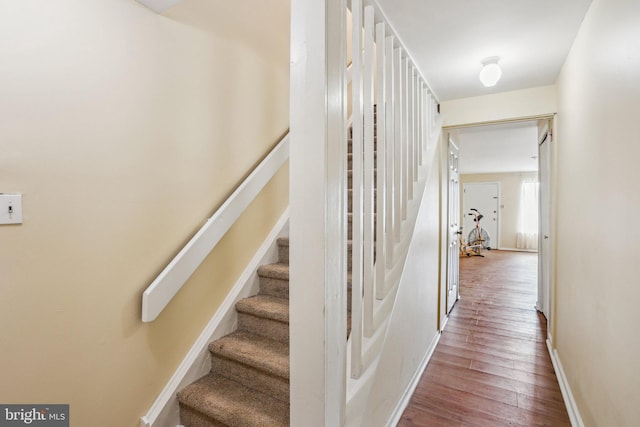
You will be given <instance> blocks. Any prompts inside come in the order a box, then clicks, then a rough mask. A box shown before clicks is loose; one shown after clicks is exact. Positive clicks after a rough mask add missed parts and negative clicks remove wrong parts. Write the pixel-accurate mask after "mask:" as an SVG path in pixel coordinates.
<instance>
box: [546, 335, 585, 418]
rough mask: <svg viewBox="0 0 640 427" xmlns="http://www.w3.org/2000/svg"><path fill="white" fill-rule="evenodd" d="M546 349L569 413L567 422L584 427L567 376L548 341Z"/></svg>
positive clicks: (556, 353) (556, 352) (558, 357)
mask: <svg viewBox="0 0 640 427" xmlns="http://www.w3.org/2000/svg"><path fill="white" fill-rule="evenodd" d="M547 349H548V350H549V356H551V363H552V364H553V369H554V370H555V372H556V377H558V384H560V391H561V392H562V398H563V399H564V405H565V406H566V407H567V412H568V413H569V420H571V425H572V426H573V427H584V422H583V421H582V417H581V416H580V411H579V410H578V405H577V403H576V401H575V399H574V398H573V393H572V392H571V387H570V386H569V381H568V380H567V376H566V375H565V373H564V369H563V368H562V362H560V356H559V355H558V350H556V349H554V348H552V346H551V341H550V340H549V339H547Z"/></svg>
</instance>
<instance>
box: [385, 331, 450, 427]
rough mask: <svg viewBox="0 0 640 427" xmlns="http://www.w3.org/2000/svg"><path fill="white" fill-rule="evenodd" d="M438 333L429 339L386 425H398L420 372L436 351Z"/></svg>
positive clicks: (416, 384)
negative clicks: (427, 347)
mask: <svg viewBox="0 0 640 427" xmlns="http://www.w3.org/2000/svg"><path fill="white" fill-rule="evenodd" d="M440 335H441V334H440V332H438V333H436V336H435V337H433V341H431V345H430V346H429V349H428V350H427V354H425V356H424V359H422V363H420V366H419V367H418V369H417V370H416V373H415V374H414V375H413V378H412V379H411V382H410V383H409V385H408V386H407V389H406V390H405V392H404V394H403V395H402V398H401V399H400V401H399V402H398V404H397V405H396V408H395V409H394V411H393V412H392V413H391V417H390V418H389V421H388V422H387V427H395V426H396V425H398V422H400V418H402V414H403V413H404V410H405V409H407V406H408V405H409V402H410V401H411V397H412V396H413V392H414V391H416V387H418V384H419V383H420V378H422V374H423V373H424V370H425V369H426V368H427V364H428V363H429V361H430V360H431V356H433V352H434V351H436V346H437V345H438V341H440Z"/></svg>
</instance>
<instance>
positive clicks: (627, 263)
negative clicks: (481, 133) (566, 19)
mask: <svg viewBox="0 0 640 427" xmlns="http://www.w3.org/2000/svg"><path fill="white" fill-rule="evenodd" d="M639 21H640V3H639V2H636V1H623V0H606V1H605V0H594V2H593V4H592V5H591V8H590V10H589V12H588V13H587V15H586V17H585V20H584V23H583V25H582V27H581V29H580V32H579V34H578V36H577V38H576V40H575V43H574V45H573V47H572V49H571V53H570V55H569V57H568V58H567V60H566V63H565V65H564V67H563V69H562V72H561V75H560V78H559V80H558V82H557V87H558V107H559V108H558V117H557V129H556V130H557V142H558V144H557V192H558V193H557V203H556V209H557V224H556V226H557V235H556V242H557V248H556V249H557V275H556V283H557V289H556V301H557V310H556V316H555V319H556V330H555V345H556V346H557V350H558V354H559V357H560V360H561V361H562V364H563V365H564V369H565V371H566V375H567V377H568V381H569V384H570V386H571V390H572V391H573V395H574V396H575V399H576V401H577V404H578V407H579V410H580V413H581V415H582V418H583V419H584V422H585V425H586V426H587V427H596V426H601V427H605V426H606V427H608V426H616V427H631V426H637V425H638V420H640V405H639V402H640V334H639V333H638V326H639V325H640V314H639V313H640V310H639V309H638V302H639V301H640V262H639V261H638V247H639V245H640V243H639V242H640V227H639V226H638V225H637V224H638V215H639V212H640V191H639V190H638V182H639V181H640V172H639V171H640V169H639V168H638V159H639V158H640V144H638V117H639V116H640V78H639V76H640V25H638V22H639Z"/></svg>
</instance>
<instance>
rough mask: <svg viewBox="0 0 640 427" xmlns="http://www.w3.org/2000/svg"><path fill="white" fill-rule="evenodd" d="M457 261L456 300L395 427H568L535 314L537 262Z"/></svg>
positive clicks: (508, 256) (511, 255)
mask: <svg viewBox="0 0 640 427" xmlns="http://www.w3.org/2000/svg"><path fill="white" fill-rule="evenodd" d="M485 255H486V256H485V258H481V257H471V258H467V257H464V258H461V259H460V294H461V299H460V300H459V301H458V302H457V303H456V305H455V307H454V309H453V311H452V313H451V315H450V317H449V321H448V323H447V325H446V327H445V330H444V332H443V334H442V337H441V338H440V342H439V343H438V346H437V347H436V350H435V353H434V354H433V357H432V359H431V361H430V362H429V364H428V365H427V368H426V370H425V372H424V374H423V376H422V378H421V380H420V383H419V385H418V387H417V388H416V391H415V393H414V395H413V396H412V398H411V402H410V403H409V406H408V407H407V409H406V410H405V412H404V414H403V416H402V418H401V420H400V422H399V423H398V425H399V426H404V427H408V426H436V427H437V426H448V427H449V426H492V427H496V426H554V427H555V426H570V425H571V423H570V421H569V416H568V415H567V411H566V409H565V406H564V403H563V400H562V394H561V392H560V387H559V386H558V381H557V379H556V376H555V373H554V371H553V366H552V364H551V359H550V358H549V353H548V352H547V347H546V344H545V340H546V336H547V331H546V321H545V319H544V317H543V316H542V315H541V314H539V313H538V312H537V311H536V310H535V308H534V305H535V302H536V291H537V254H531V253H523V252H505V251H489V252H485Z"/></svg>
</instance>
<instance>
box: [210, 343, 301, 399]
mask: <svg viewBox="0 0 640 427" xmlns="http://www.w3.org/2000/svg"><path fill="white" fill-rule="evenodd" d="M211 372H213V373H214V374H218V375H222V376H224V377H226V378H229V379H230V380H233V381H237V382H239V383H241V384H246V385H247V386H248V387H251V388H252V389H254V390H257V391H261V392H263V393H267V394H268V395H270V396H271V397H274V398H276V399H279V400H282V401H283V402H289V380H288V379H287V378H282V377H278V376H274V375H270V374H267V373H265V372H262V371H259V370H257V369H255V368H253V367H251V366H247V365H244V364H242V363H239V362H236V361H234V360H230V359H227V358H223V357H220V356H218V355H216V354H213V353H212V354H211Z"/></svg>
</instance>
